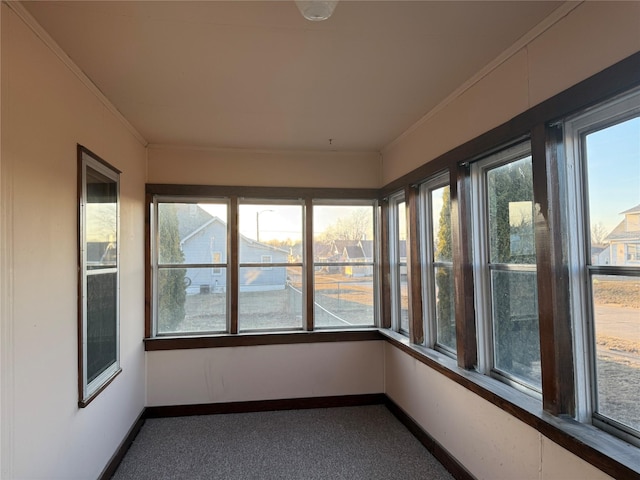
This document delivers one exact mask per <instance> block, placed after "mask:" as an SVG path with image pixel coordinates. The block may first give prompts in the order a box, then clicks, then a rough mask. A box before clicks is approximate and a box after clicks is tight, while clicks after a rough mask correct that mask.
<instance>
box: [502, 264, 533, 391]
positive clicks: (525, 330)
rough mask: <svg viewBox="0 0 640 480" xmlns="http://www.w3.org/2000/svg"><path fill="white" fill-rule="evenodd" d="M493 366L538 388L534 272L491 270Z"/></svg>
mask: <svg viewBox="0 0 640 480" xmlns="http://www.w3.org/2000/svg"><path fill="white" fill-rule="evenodd" d="M491 295H492V299H491V300H492V315H493V343H494V352H493V353H494V367H495V369H497V370H501V371H503V372H505V373H507V374H510V375H512V376H514V377H517V378H519V379H521V380H522V381H524V382H525V383H527V384H529V385H532V386H537V387H540V385H541V374H540V339H539V330H538V296H537V288H536V274H535V272H518V271H496V270H494V271H492V272H491Z"/></svg>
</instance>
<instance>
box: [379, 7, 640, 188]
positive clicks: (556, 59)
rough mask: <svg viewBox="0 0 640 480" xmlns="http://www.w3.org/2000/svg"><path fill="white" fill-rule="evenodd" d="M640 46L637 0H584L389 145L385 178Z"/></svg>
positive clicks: (392, 177)
mask: <svg viewBox="0 0 640 480" xmlns="http://www.w3.org/2000/svg"><path fill="white" fill-rule="evenodd" d="M639 50H640V2H637V1H631V2H591V1H587V2H583V3H582V4H580V5H579V6H578V7H576V8H575V9H574V10H572V11H571V12H570V13H569V14H568V15H567V16H565V17H564V18H562V19H561V20H560V21H558V22H557V23H556V24H555V25H553V26H552V27H551V28H549V29H548V30H547V31H545V32H544V33H543V34H542V35H540V36H538V37H537V38H535V39H533V40H532V41H530V42H529V43H528V44H526V45H525V46H524V47H523V48H522V49H520V50H518V51H516V52H515V53H514V54H513V55H512V56H511V57H510V58H509V59H507V60H506V61H505V62H503V63H502V64H500V65H499V66H498V67H497V68H495V69H494V70H493V71H491V72H490V73H488V74H487V75H486V76H485V77H484V78H482V79H481V80H479V81H478V82H477V83H475V84H474V85H473V86H471V87H470V88H468V89H467V90H466V91H464V92H463V93H461V94H460V95H459V96H457V97H455V98H454V99H450V101H449V103H448V104H447V105H445V106H444V107H443V108H441V109H440V110H439V111H437V113H435V114H433V115H428V116H426V117H425V119H424V120H423V121H422V123H420V124H419V125H416V126H414V128H413V129H410V130H409V131H408V132H407V133H405V135H404V136H402V137H400V138H399V139H397V140H396V141H395V142H394V143H392V144H391V145H389V146H388V147H387V148H386V149H385V150H384V151H383V152H382V155H383V160H382V183H383V184H387V183H389V182H391V181H393V180H395V179H396V178H398V177H400V176H402V175H404V174H406V173H408V172H410V171H411V170H413V169H415V168H417V167H419V166H420V165H422V164H424V163H427V162H429V161H430V160H433V159H434V158H437V157H438V156H439V155H442V154H443V153H446V152H448V151H449V150H451V149H453V148H455V147H456V146H458V145H461V144H462V143H464V142H466V141H468V140H471V139H473V138H475V137H476V136H478V135H480V134H482V133H484V132H486V131H488V130H490V129H492V128H494V127H497V126H498V125H501V124H502V123H504V122H507V121H508V120H510V119H511V118H513V117H514V116H516V115H517V114H519V113H522V112H524V111H525V110H527V109H528V108H529V107H532V106H534V105H537V104H538V103H540V102H542V101H543V100H546V99H548V98H550V97H552V96H553V95H555V94H557V93H560V92H561V91H563V90H565V89H567V88H568V87H570V86H572V85H575V84H576V83H578V82H580V81H581V80H584V79H585V78H587V77H589V76H591V75H593V74H595V73H597V72H599V71H601V70H603V69H605V68H606V67H609V66H610V65H612V64H614V63H616V62H618V61H620V60H622V59H623V58H625V57H628V56H629V55H631V54H633V53H635V52H637V51H639Z"/></svg>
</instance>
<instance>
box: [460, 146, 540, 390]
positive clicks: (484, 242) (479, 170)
mask: <svg viewBox="0 0 640 480" xmlns="http://www.w3.org/2000/svg"><path fill="white" fill-rule="evenodd" d="M530 151H531V149H530V146H529V143H528V142H527V143H524V144H521V145H518V146H516V147H512V148H510V149H507V150H504V151H501V152H499V153H497V154H494V155H492V156H490V157H488V158H486V159H483V160H481V161H478V162H475V163H474V164H473V165H472V180H473V187H474V196H473V200H474V208H475V212H474V219H473V220H474V225H473V236H474V242H475V245H474V257H475V263H476V270H475V279H476V280H475V283H476V311H477V314H478V343H479V345H478V350H479V352H478V369H479V370H480V371H481V372H483V373H490V374H492V375H494V376H496V377H498V378H500V379H501V380H503V381H505V382H507V383H510V384H512V385H513V386H516V387H519V386H524V387H525V388H526V389H530V390H532V391H533V392H540V390H541V370H540V340H539V338H540V337H539V324H538V299H537V279H536V251H535V241H534V225H533V209H534V202H533V175H532V163H531V154H530Z"/></svg>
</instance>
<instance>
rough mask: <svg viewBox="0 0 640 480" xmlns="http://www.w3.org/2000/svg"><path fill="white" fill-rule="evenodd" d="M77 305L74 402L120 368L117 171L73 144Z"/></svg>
mask: <svg viewBox="0 0 640 480" xmlns="http://www.w3.org/2000/svg"><path fill="white" fill-rule="evenodd" d="M78 175H79V176H80V181H79V185H80V191H79V192H78V195H79V207H80V210H79V217H80V232H79V233H80V235H79V269H78V271H79V272H80V278H79V282H80V293H81V294H80V306H79V309H78V313H79V315H78V328H79V331H80V333H79V338H80V340H81V342H80V345H79V346H78V364H79V382H78V387H79V388H78V390H79V405H80V406H81V407H85V406H86V405H87V404H88V403H89V402H90V401H91V400H92V399H93V398H94V397H95V396H96V395H97V394H98V393H99V392H100V391H101V390H102V389H103V388H104V387H105V386H106V385H107V384H108V383H109V382H110V381H111V380H112V379H113V378H114V377H115V376H116V375H117V374H118V373H119V372H120V349H119V347H120V340H119V337H120V335H119V295H118V290H119V250H118V240H119V238H118V237H119V210H118V208H119V183H120V172H119V171H117V170H115V169H114V168H113V167H111V166H109V165H108V164H107V163H106V162H104V161H103V160H101V159H100V158H98V157H97V156H96V155H94V154H93V153H91V152H90V151H89V150H87V149H86V148H84V147H82V146H78Z"/></svg>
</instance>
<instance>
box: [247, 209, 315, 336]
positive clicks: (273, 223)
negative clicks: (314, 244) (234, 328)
mask: <svg viewBox="0 0 640 480" xmlns="http://www.w3.org/2000/svg"><path fill="white" fill-rule="evenodd" d="M303 212H304V204H303V203H302V202H301V201H290V202H285V201H277V202H274V201H265V200H246V199H241V201H240V205H239V214H238V222H239V231H240V234H239V240H238V241H239V252H240V253H239V256H240V260H239V262H240V280H239V300H238V328H239V330H240V331H246V330H274V329H286V330H301V329H302V328H303V327H304V322H303V320H304V301H303V300H304V278H305V277H304V244H303V238H304V236H303V226H304V223H303V218H304V216H303Z"/></svg>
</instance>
